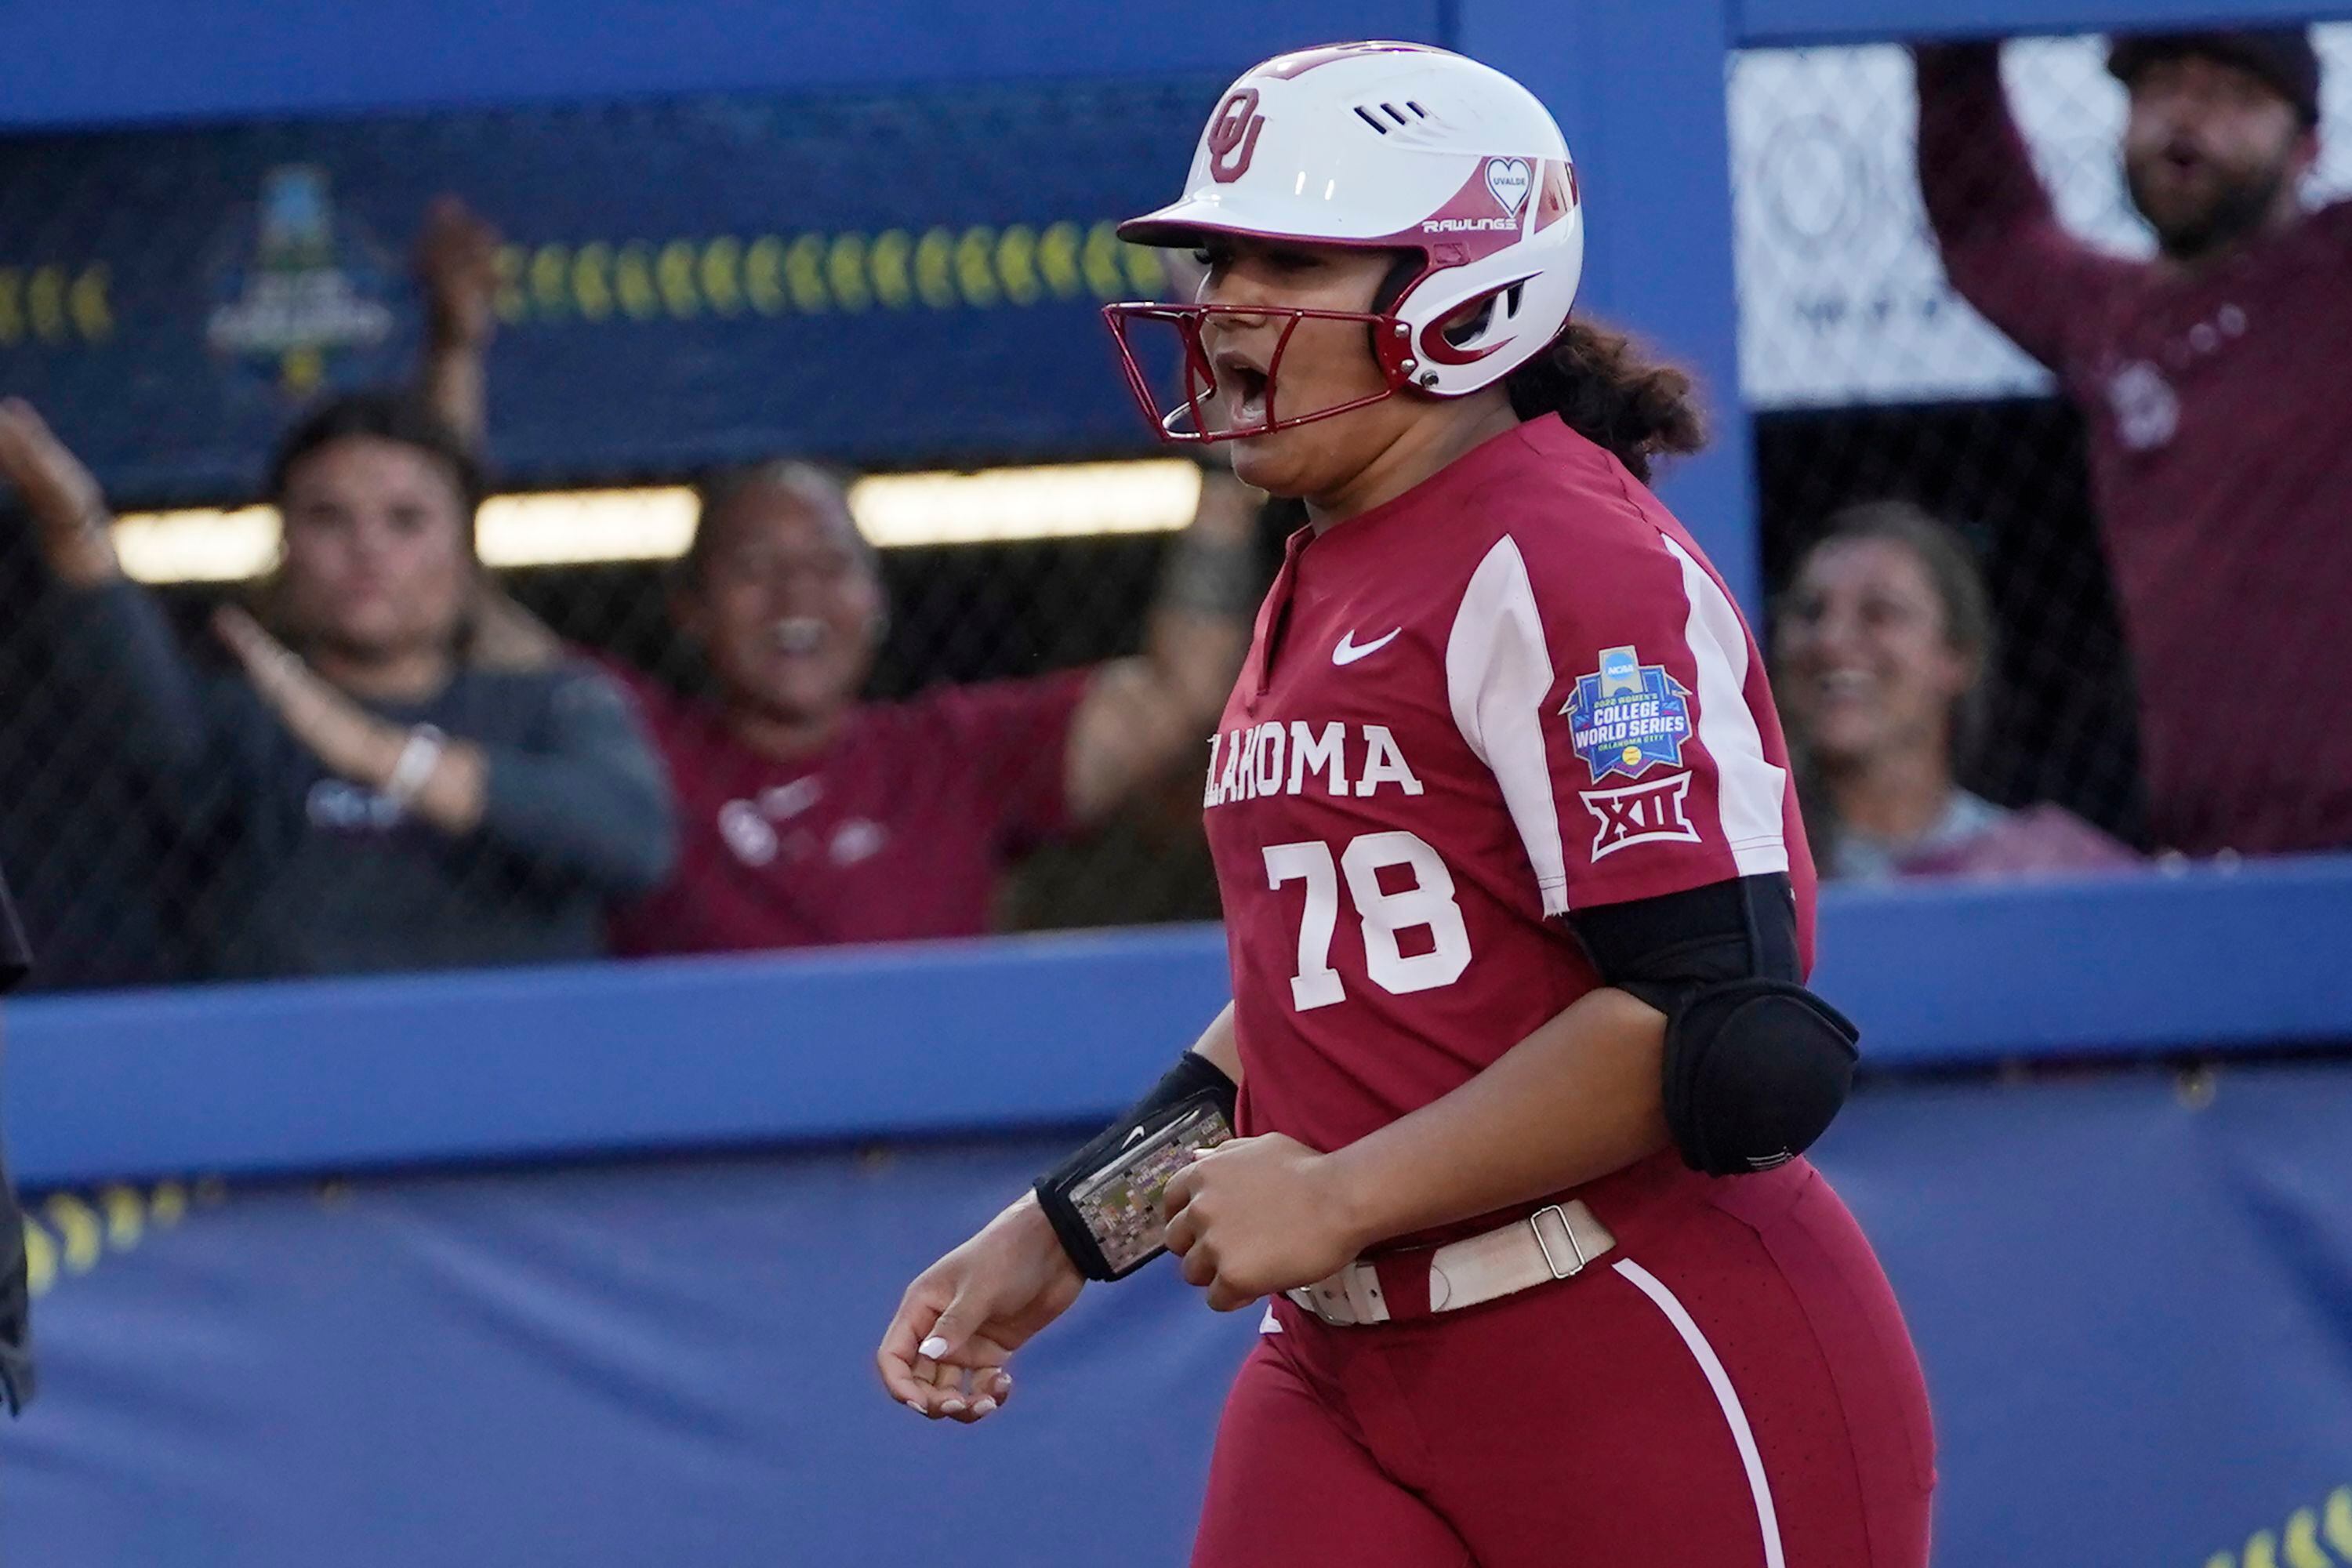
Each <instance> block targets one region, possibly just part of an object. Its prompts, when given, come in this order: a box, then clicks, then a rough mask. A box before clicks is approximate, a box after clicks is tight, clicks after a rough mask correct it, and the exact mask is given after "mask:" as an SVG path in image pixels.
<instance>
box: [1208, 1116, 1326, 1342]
mask: <svg viewBox="0 0 2352 1568" xmlns="http://www.w3.org/2000/svg"><path fill="white" fill-rule="evenodd" d="M1166 1207H1167V1213H1168V1250H1170V1251H1171V1252H1173V1253H1175V1254H1176V1255H1177V1256H1178V1257H1180V1258H1182V1259H1183V1260H1184V1261H1183V1268H1184V1278H1185V1279H1188V1280H1190V1281H1191V1282H1192V1283H1193V1284H1195V1285H1199V1286H1203V1287H1205V1288H1206V1289H1207V1290H1208V1293H1209V1305H1210V1306H1211V1307H1213V1308H1214V1309H1216V1310H1218V1311H1220V1312H1231V1311H1234V1310H1238V1309H1240V1308H1243V1307H1246V1306H1248V1305H1249V1304H1250V1303H1251V1302H1252V1301H1255V1300H1257V1299H1258V1298H1260V1297H1261V1296H1270V1295H1272V1294H1274V1293H1275V1292H1276V1291H1277V1290H1288V1289H1293V1288H1294V1287H1297V1286H1300V1285H1311V1284H1313V1283H1314V1282H1315V1281H1316V1280H1318V1279H1323V1278H1324V1277H1326V1276H1327V1275H1329V1274H1332V1273H1335V1272H1337V1271H1338V1270H1339V1268H1341V1267H1342V1266H1344V1265H1345V1264H1347V1263H1348V1262H1349V1261H1350V1260H1351V1259H1353V1258H1354V1257H1355V1256H1356V1254H1357V1252H1358V1251H1360V1249H1361V1242H1360V1238H1359V1237H1357V1236H1356V1235H1355V1232H1354V1229H1353V1226H1352V1222H1351V1220H1350V1217H1349V1213H1348V1205H1347V1204H1346V1202H1345V1201H1344V1194H1342V1193H1341V1192H1340V1190H1339V1185H1338V1183H1337V1181H1336V1180H1335V1177H1334V1172H1333V1167H1332V1166H1331V1164H1330V1161H1329V1157H1328V1156H1327V1155H1323V1154H1318V1153H1317V1152H1315V1151H1314V1150H1312V1149H1310V1148H1308V1147H1307V1145H1306V1144H1304V1143H1301V1142H1298V1140H1297V1139H1296V1138H1288V1137H1285V1136H1284V1135H1283V1134H1281V1133H1279V1132H1268V1133H1265V1134H1263V1135H1261V1136H1259V1137H1256V1138H1236V1139H1234V1141H1233V1142H1229V1143H1223V1144H1220V1145H1219V1146H1218V1147H1216V1148H1214V1149H1212V1150H1209V1151H1208V1152H1206V1153H1203V1154H1202V1155H1201V1156H1200V1158H1199V1159H1197V1160H1196V1161H1194V1162H1193V1163H1192V1166H1191V1167H1190V1168H1189V1169H1186V1170H1182V1171H1179V1172H1177V1173H1176V1174H1175V1176H1174V1177H1173V1178H1172V1179H1171V1181H1170V1182H1169V1184H1168V1194H1167V1198H1166Z"/></svg>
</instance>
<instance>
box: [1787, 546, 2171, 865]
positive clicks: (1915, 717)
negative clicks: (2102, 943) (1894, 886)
mask: <svg viewBox="0 0 2352 1568" xmlns="http://www.w3.org/2000/svg"><path fill="white" fill-rule="evenodd" d="M1776 621H1777V626H1776V631H1777V637H1776V647H1775V653H1776V658H1775V659H1774V676H1773V689H1774V691H1775V693H1776V694H1777V695H1778V696H1779V698H1780V711H1781V715H1782V717H1783V718H1784V719H1785V720H1786V721H1787V722H1788V727H1789V746H1790V752H1791V754H1792V755H1793V756H1794V758H1795V759H1796V762H1797V765H1798V768H1799V770H1800V772H1801V775H1802V776H1801V780H1800V795H1801V800H1802V801H1803V804H1804V807H1805V816H1806V826H1807V830H1808V832H1809V834H1810V836H1811V838H1812V840H1813V849H1814V855H1815V858H1817V860H1818V861H1819V863H1820V865H1821V867H1822V873H1823V874H1824V875H1825V876H1831V877H1839V878H1853V879H1879V878H1886V877H1896V876H1922V875H1929V874H1939V873H1941V874H1956V873H1979V874H2000V873H2023V872H2031V871H2054V870H2066V869H2081V868H2092V867H2099V866H2114V865H2125V864H2129V863H2130V862H2131V861H2132V859H2133V856H2132V855H2131V852H2130V851H2129V850H2127V849H2126V848H2125V847H2123V846H2122V845H2120V844H2118V843H2116V841H2115V840H2114V839H2112V838H2109V837H2106V836H2105V834H2103V833H2101V832H2099V830H2098V829H2096V828H2095V827H2093V826H2090V825H2089V824H2088V823H2086V822H2084V821H2082V820H2081V819H2080V818H2078V817H2076V816H2072V815H2071V814H2069V813H2067V812H2065V811H2063V810H2062V809H2061V808H2059V807H2057V806H2054V805H2036V806H2032V807H2030V808H2028V809H2026V810H2024V811H2017V812H2012V811H2005V810H2003V809H2002V808H2001V807H2000V806H1998V805H1994V804H1993V803H1992V802H1990V801H1989V800H1986V799H1984V798H1983V797H1982V796H1980V795H1973V794H1970V793H1969V791H1967V790H1965V789H1962V788H1961V787H1960V786H1959V784H1958V780H1957V778H1956V776H1955V775H1956V774H1957V773H1958V771H1959V769H1960V768H1961V767H1963V766H1964V765H1966V763H1968V761H1969V758H1970V757H1971V756H1972V754H1973V753H1974V752H1975V750H1976V748H1977V746H1978V745H1979V743H1980V742H1981V741H1982V739H1983V735H1984V731H1985V725H1986V719H1987V709H1988V701H1987V695H1986V674H1987V671H1988V670H1989V669H1990V666H1991V662H1992V658H1991V656H1992V614H1991V611H1990V607H1989V605H1988V604H1987V600H1986V595H1985V587H1984V582H1983V579H1982V578H1981V577H1979V574H1978V573H1977V567H1976V563H1975V562H1974V561H1972V560H1971V559H1970V558H1969V552H1968V547H1967V546H1966V545H1965V544H1963V543H1962V542H1960V540H1959V538H1958V535H1956V534H1955V533H1953V531H1951V530H1950V529H1948V528H1947V527H1945V526H1944V525H1943V524H1942V523H1940V522H1937V521H1936V520H1935V519H1934V518H1932V517H1929V516H1928V515H1927V513H1926V512H1924V511H1922V510H1919V509H1918V508H1917V507H1916V506H1913V505H1911V504H1909V503H1908V502H1906V501H1873V502H1868V503H1865V504H1863V505H1860V506H1854V507H1849V508H1847V509H1846V510H1843V511H1841V512H1839V513H1837V514H1836V515H1835V516H1833V517H1832V518H1831V519H1830V520H1829V521H1828V524H1827V525H1826V531H1825V532H1824V534H1823V536H1822V539H1821V540H1820V541H1819V542H1816V543H1815V544H1814V545H1813V546H1812V547H1811V549H1810V550H1808V551H1807V552H1805V555H1804V557H1803V558H1802V559H1801V561H1800V562H1799V563H1798V565H1797V570H1796V572H1795V574H1794V576H1793V577H1792V579H1791V581H1790V587H1789V590H1788V593H1787V595H1786V597H1785V600H1784V602H1783V603H1782V604H1781V605H1780V614H1779V615H1778V616H1777V617H1776Z"/></svg>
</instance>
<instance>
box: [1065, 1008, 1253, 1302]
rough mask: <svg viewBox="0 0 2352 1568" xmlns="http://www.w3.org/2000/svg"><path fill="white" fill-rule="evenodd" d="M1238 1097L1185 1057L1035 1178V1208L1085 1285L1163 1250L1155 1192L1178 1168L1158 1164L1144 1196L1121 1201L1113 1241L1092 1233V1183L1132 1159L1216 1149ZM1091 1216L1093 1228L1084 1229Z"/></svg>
mask: <svg viewBox="0 0 2352 1568" xmlns="http://www.w3.org/2000/svg"><path fill="white" fill-rule="evenodd" d="M1237 1094H1238V1090H1237V1089H1236V1088H1235V1086H1234V1080H1233V1079H1229V1078H1227V1077H1226V1076H1225V1075H1224V1073H1223V1071H1222V1070H1220V1069H1219V1068H1218V1067H1217V1064H1216V1063H1214V1062H1213V1061H1211V1060H1209V1059H1208V1058H1206V1057H1204V1056H1202V1055H1201V1054H1200V1053H1199V1052H1197V1051H1186V1052H1185V1053H1184V1055H1183V1057H1182V1058H1181V1059H1180V1060H1179V1061H1178V1062H1177V1064H1176V1065H1175V1066H1174V1067H1173V1068H1170V1069H1169V1071H1168V1074H1167V1076H1166V1077H1164V1078H1162V1079H1160V1081H1159V1082H1158V1083H1156V1084H1154V1085H1153V1086H1152V1088H1151V1092H1150V1093H1149V1094H1147V1095H1145V1096H1144V1097H1143V1098H1142V1099H1141V1100H1138V1101H1136V1102H1135V1104H1134V1106H1133V1107H1132V1108H1130V1109H1129V1111H1128V1113H1127V1114H1126V1115H1125V1116H1123V1117H1121V1118H1119V1120H1118V1121H1115V1122H1113V1123H1111V1125H1109V1126H1108V1127H1106V1128H1104V1129H1103V1131H1101V1132H1100V1133H1098V1134H1097V1135H1096V1136H1095V1137H1094V1138H1092V1139H1089V1140H1088V1141H1087V1143H1086V1144H1085V1146H1084V1147H1082V1148H1080V1149H1078V1150H1077V1151H1076V1152H1075V1153H1073V1154H1071V1155H1070V1157H1069V1158H1068V1159H1066V1160H1064V1161H1063V1162H1062V1163H1060V1164H1058V1165H1056V1166H1055V1167H1054V1168H1053V1169H1052V1170H1050V1171H1048V1172H1046V1173H1045V1174H1044V1175H1042V1176H1040V1177H1038V1178H1037V1181H1036V1183H1035V1190H1036V1193H1037V1203H1038V1206H1039V1207H1040V1208H1042V1209H1044V1211H1045V1218H1046V1219H1047V1220H1048V1221H1049V1222H1050V1223H1051V1224H1052V1225H1053V1226H1054V1234H1055V1237H1058V1238H1059V1239H1060V1241H1061V1243H1062V1250H1063V1251H1065V1252H1066V1253H1068V1254H1069V1255H1070V1261H1071V1262H1072V1263H1075V1264H1076V1265H1077V1267H1078V1271H1079V1272H1080V1273H1082V1274H1084V1275H1085V1276H1086V1277H1087V1279H1125V1278H1126V1277H1127V1276H1128V1275H1129V1274H1132V1273H1134V1272H1135V1271H1136V1270H1137V1269H1138V1268H1142V1267H1143V1266H1144V1265H1145V1264H1146V1263H1149V1262H1150V1261H1151V1259H1153V1258H1157V1257H1158V1256H1160V1253H1161V1252H1162V1251H1164V1250H1165V1247H1163V1246H1162V1245H1161V1244H1160V1241H1159V1238H1158V1232H1157V1226H1159V1225H1160V1223H1162V1222H1160V1219H1159V1217H1158V1208H1159V1197H1160V1187H1161V1186H1163V1185H1164V1184H1165V1183H1166V1179H1167V1175H1168V1174H1172V1173H1173V1171H1174V1170H1175V1169H1176V1168H1178V1167H1177V1166H1175V1165H1173V1164H1170V1163H1167V1162H1166V1161H1165V1160H1162V1161H1160V1163H1161V1164H1165V1165H1166V1170H1165V1172H1164V1173H1160V1174H1158V1175H1157V1178H1156V1179H1153V1180H1148V1181H1147V1182H1146V1184H1145V1187H1144V1190H1141V1191H1138V1192H1134V1193H1132V1194H1123V1197H1124V1200H1125V1201H1123V1202H1121V1203H1120V1204H1118V1205H1117V1207H1118V1212H1119V1215H1120V1217H1121V1218H1123V1219H1125V1220H1126V1221H1127V1222H1128V1224H1127V1226H1124V1227H1122V1228H1123V1229H1124V1232H1125V1234H1119V1235H1113V1234H1110V1233H1109V1232H1108V1230H1104V1229H1098V1228H1097V1226H1098V1225H1100V1224H1101V1223H1102V1222H1101V1213H1100V1208H1099V1205H1093V1204H1090V1203H1087V1202H1086V1201H1085V1194H1086V1190H1087V1188H1088V1187H1089V1186H1090V1185H1092V1184H1094V1182H1095V1179H1096V1178H1097V1177H1099V1176H1103V1175H1105V1174H1107V1173H1111V1172H1113V1171H1114V1170H1115V1169H1116V1168H1118V1167H1119V1166H1121V1165H1122V1164H1124V1163H1128V1162H1129V1161H1130V1160H1131V1159H1133V1158H1135V1156H1136V1154H1137V1152H1140V1153H1141V1155H1142V1157H1143V1158H1145V1159H1152V1158H1154V1157H1155V1156H1158V1155H1160V1154H1161V1153H1162V1152H1172V1157H1173V1158H1177V1159H1182V1158H1189V1157H1190V1151H1191V1150H1193V1149H1199V1148H1209V1147H1213V1146H1214V1145H1215V1144H1217V1143H1220V1142H1223V1141H1224V1140H1225V1139H1226V1138H1228V1137H1231V1136H1232V1132H1233V1123H1234V1101H1235V1099H1236V1098H1237ZM1156 1168H1157V1167H1155V1169H1156ZM1089 1215H1094V1216H1095V1220H1096V1223H1089ZM1139 1227H1140V1229H1139ZM1141 1231H1149V1233H1150V1234H1149V1235H1148V1236H1145V1235H1142V1234H1141V1233H1140V1232H1141ZM1144 1242H1148V1243H1149V1245H1148V1246H1144V1245H1142V1244H1143V1243H1144Z"/></svg>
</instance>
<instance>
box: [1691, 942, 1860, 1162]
mask: <svg viewBox="0 0 2352 1568" xmlns="http://www.w3.org/2000/svg"><path fill="white" fill-rule="evenodd" d="M1858 1038H1859V1036H1858V1035H1857V1033H1856V1032H1855V1029H1854V1026H1853V1025H1852V1024H1851V1023H1849V1022H1847V1021H1846V1018H1845V1016H1844V1015H1843V1014H1842V1013H1840V1012H1839V1011H1838V1010H1837V1009H1836V1008H1834V1007H1832V1006H1831V1005H1829V1004H1828V1003H1826V1002H1824V1001H1822V999H1821V998H1820V997H1818V996H1816V995H1814V994H1812V993H1811V992H1810V991H1808V990H1806V989H1805V988H1804V987H1803V986H1801V985H1799V984H1794V983H1793V982H1790V981H1785V980H1759V979H1747V980H1731V981H1725V982H1721V983H1719V984H1713V985H1707V986H1703V987H1701V988H1699V989H1697V990H1695V991H1692V992H1690V993H1688V994H1686V995H1685V996H1683V997H1682V998H1681V999H1680V1000H1679V1002H1678V1004H1677V1005H1676V1006H1675V1009H1674V1011H1673V1012H1672V1013H1670V1014H1668V1015H1667V1017H1666V1063H1665V1068H1666V1070H1665V1106H1666V1127H1667V1130H1668V1131H1671V1132H1673V1134H1674V1137H1675V1145H1676V1146H1677V1147H1678V1148H1680V1149H1681V1150H1682V1154H1683V1160H1684V1162H1685V1163H1686V1164H1688V1165H1689V1166H1690V1167H1691V1168H1692V1169H1693V1170H1697V1171H1705V1172H1706V1173H1708V1174H1709V1175H1716V1176H1735V1175H1742V1174H1745V1173H1748V1172H1751V1171H1769V1170H1770V1169H1771V1168H1772V1167H1773V1166H1775V1165H1778V1164H1780V1163H1784V1162H1786V1161H1788V1160H1790V1159H1792V1158H1794V1157H1795V1156H1797V1155H1799V1154H1801V1153H1803V1152H1805V1151H1806V1150H1807V1149H1808V1148H1811V1146H1812V1142H1813V1140H1814V1139H1816V1138H1819V1137H1820V1136H1821V1135H1822V1133H1823V1132H1824V1131H1828V1129H1829V1124H1830V1122H1831V1121H1832V1120H1833V1119H1834V1118H1835V1117H1836V1115H1837V1113H1838V1108H1839V1107H1840V1106H1842V1105H1843V1104H1844V1103H1845V1097H1846V1091H1847V1090H1848V1089H1852V1088H1853V1062H1854V1042H1855V1041H1856V1039H1858Z"/></svg>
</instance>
